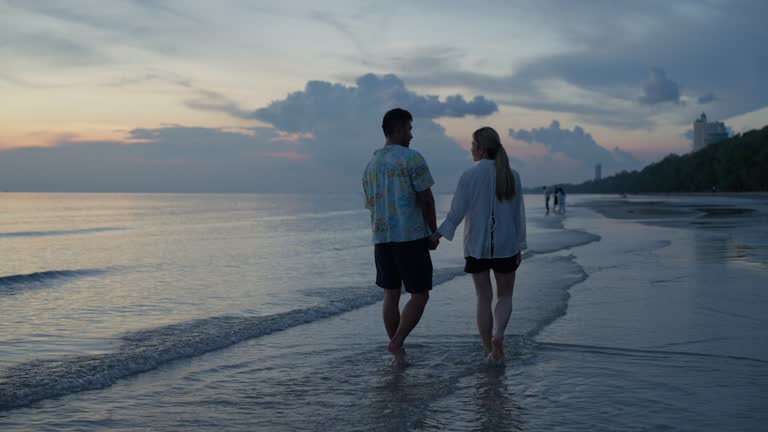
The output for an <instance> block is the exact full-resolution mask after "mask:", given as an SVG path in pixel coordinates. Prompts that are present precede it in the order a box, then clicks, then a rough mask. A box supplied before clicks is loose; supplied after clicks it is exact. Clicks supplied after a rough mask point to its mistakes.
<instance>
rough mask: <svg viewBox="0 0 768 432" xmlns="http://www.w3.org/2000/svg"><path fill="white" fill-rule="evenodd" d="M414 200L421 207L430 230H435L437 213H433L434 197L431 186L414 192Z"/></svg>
mask: <svg viewBox="0 0 768 432" xmlns="http://www.w3.org/2000/svg"><path fill="white" fill-rule="evenodd" d="M416 202H417V203H418V205H419V207H420V208H421V214H422V215H423V216H424V220H425V221H426V222H427V225H429V229H430V230H432V232H433V233H434V232H437V215H436V214H435V197H434V195H432V188H429V189H425V190H423V191H421V192H416Z"/></svg>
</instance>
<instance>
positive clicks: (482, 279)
mask: <svg viewBox="0 0 768 432" xmlns="http://www.w3.org/2000/svg"><path fill="white" fill-rule="evenodd" d="M472 282H474V283H475V292H476V293H477V329H478V330H479V331H480V338H481V339H482V340H483V349H484V350H485V354H486V355H487V354H488V353H490V352H491V336H492V335H491V332H492V330H493V311H492V310H491V306H492V305H493V286H492V285H491V272H490V270H486V271H484V272H482V273H472Z"/></svg>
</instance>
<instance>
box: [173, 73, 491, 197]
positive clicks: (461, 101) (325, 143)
mask: <svg viewBox="0 0 768 432" xmlns="http://www.w3.org/2000/svg"><path fill="white" fill-rule="evenodd" d="M355 84H356V85H355V86H346V85H343V84H338V83H331V82H327V81H309V82H308V83H307V84H306V86H305V87H304V89H303V90H301V91H297V92H293V93H291V94H289V95H288V96H287V97H285V98H284V99H282V100H277V101H274V102H272V103H270V104H269V105H268V106H266V107H263V108H259V109H256V110H253V111H248V110H245V109H244V108H241V107H239V106H238V105H237V104H235V103H234V102H232V101H230V100H228V99H227V98H225V97H223V96H221V95H218V94H215V93H213V92H211V94H210V95H209V96H210V97H208V98H206V97H203V98H201V99H198V100H195V101H188V102H187V106H190V107H193V108H196V109H202V110H212V111H218V112H224V113H227V114H229V115H232V116H234V117H238V118H243V119H256V120H260V121H262V122H266V123H269V124H271V125H273V126H274V127H275V128H277V129H278V130H280V131H284V132H288V133H304V134H310V135H311V136H312V137H313V138H312V140H310V141H309V142H310V144H309V145H308V146H307V152H308V153H309V154H311V155H312V157H313V158H315V159H316V160H319V161H321V162H323V163H325V164H327V166H328V167H329V168H332V169H336V170H359V169H360V167H361V166H363V165H364V164H365V162H366V161H367V160H368V158H370V155H371V153H372V152H373V151H374V150H375V149H376V148H378V146H380V145H381V144H382V143H383V141H384V137H383V134H382V131H381V118H382V116H383V114H384V113H385V112H386V111H387V110H389V109H391V108H395V107H402V108H404V109H407V110H408V111H410V112H411V113H412V114H413V116H414V123H413V128H414V129H413V135H414V140H413V143H412V147H413V148H415V149H417V150H418V151H420V152H422V153H423V154H424V156H425V157H426V158H427V160H428V162H429V163H430V166H431V168H432V171H433V173H435V174H436V175H437V176H439V177H441V180H444V181H445V182H448V183H452V182H453V181H454V178H455V177H456V173H457V170H459V169H461V168H462V167H464V168H466V167H467V166H468V156H467V152H466V151H465V150H464V149H463V148H461V146H459V145H458V144H457V143H456V142H455V141H453V140H452V139H450V138H449V137H448V136H447V135H446V134H445V129H444V128H443V127H442V126H440V125H439V124H437V123H436V122H434V119H435V118H439V117H465V116H469V115H473V116H485V115H488V114H491V113H494V112H496V111H497V110H498V106H497V104H496V103H495V102H494V101H491V100H489V99H487V98H485V97H484V96H475V97H474V98H472V99H471V100H466V99H465V98H464V97H463V96H461V95H454V96H448V97H446V98H445V99H444V100H440V98H438V97H437V96H431V95H420V94H417V93H416V92H414V91H411V90H409V89H408V88H407V87H406V85H405V83H404V82H403V81H402V80H401V79H400V78H399V77H397V76H396V75H391V74H389V75H381V76H379V75H374V74H366V75H362V76H360V77H358V78H357V80H356V83H355Z"/></svg>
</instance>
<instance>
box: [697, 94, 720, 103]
mask: <svg viewBox="0 0 768 432" xmlns="http://www.w3.org/2000/svg"><path fill="white" fill-rule="evenodd" d="M716 100H717V98H716V97H715V94H714V93H712V92H709V93H707V94H705V95H704V96H700V97H699V99H698V103H699V105H705V104H709V103H712V102H714V101H716Z"/></svg>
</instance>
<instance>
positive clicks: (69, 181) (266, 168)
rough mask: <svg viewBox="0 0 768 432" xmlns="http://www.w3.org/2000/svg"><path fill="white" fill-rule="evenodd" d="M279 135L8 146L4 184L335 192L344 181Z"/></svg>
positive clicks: (175, 133) (259, 132)
mask: <svg viewBox="0 0 768 432" xmlns="http://www.w3.org/2000/svg"><path fill="white" fill-rule="evenodd" d="M279 137H280V135H279V134H278V133H277V132H276V131H275V130H274V129H272V128H256V129H252V130H243V131H227V130H223V129H215V128H199V127H184V126H168V127H163V128H157V129H141V128H140V129H134V130H131V131H129V132H128V137H127V138H128V140H131V141H134V142H135V143H133V144H126V143H124V142H81V141H76V140H68V141H63V142H61V143H60V144H59V145H58V146H56V147H49V148H16V149H10V150H3V151H0V185H2V187H3V188H5V189H8V190H15V191H19V190H24V191H92V192H107V191H126V192H131V191H132V192H288V191H295V190H304V191H322V190H331V189H332V188H334V187H336V186H338V184H339V183H341V182H342V180H340V178H339V177H340V176H338V175H337V173H333V172H323V171H322V167H318V164H317V163H316V161H312V160H310V159H309V158H307V157H305V156H303V154H305V153H304V152H303V150H302V149H303V144H302V143H287V142H284V141H276V140H275V138H279ZM136 141H138V142H136ZM319 172H323V173H324V174H323V175H317V174H318V173H319ZM30 173H34V175H30ZM296 173H306V174H314V175H296Z"/></svg>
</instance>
